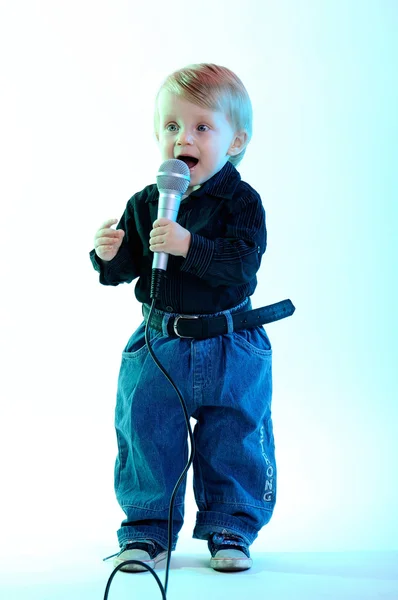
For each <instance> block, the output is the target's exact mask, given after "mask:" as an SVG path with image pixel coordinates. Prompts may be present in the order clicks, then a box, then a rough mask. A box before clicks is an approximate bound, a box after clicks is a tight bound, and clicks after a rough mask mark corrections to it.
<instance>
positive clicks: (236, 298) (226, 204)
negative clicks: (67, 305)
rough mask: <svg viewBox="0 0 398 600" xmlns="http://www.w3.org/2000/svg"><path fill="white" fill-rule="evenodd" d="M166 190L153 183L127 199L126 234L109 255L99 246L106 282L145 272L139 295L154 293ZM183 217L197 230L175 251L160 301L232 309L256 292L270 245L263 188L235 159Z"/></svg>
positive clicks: (182, 309)
mask: <svg viewBox="0 0 398 600" xmlns="http://www.w3.org/2000/svg"><path fill="white" fill-rule="evenodd" d="M158 201H159V190H158V188H157V185H156V184H151V185H148V186H146V187H145V188H144V189H143V190H141V191H140V192H138V193H136V194H134V196H132V198H130V200H129V201H128V202H127V206H126V209H125V211H124V213H123V215H122V217H121V219H120V221H119V223H118V225H117V229H123V230H124V232H125V236H124V238H123V242H122V245H121V247H120V249H119V251H118V253H117V255H116V256H115V258H114V259H113V260H111V261H109V262H103V261H101V260H100V259H99V258H98V257H97V255H96V254H95V250H91V252H90V258H91V261H92V264H93V267H94V269H95V270H96V271H98V272H99V274H100V278H99V280H100V283H102V284H103V285H119V283H130V282H131V281H133V280H134V279H136V278H137V277H138V278H139V279H138V281H137V284H136V286H135V295H136V298H137V300H138V301H139V302H141V303H145V304H149V305H151V304H152V300H151V298H150V290H151V278H152V260H153V256H154V253H153V252H151V251H150V250H149V234H150V232H151V230H152V229H153V223H154V221H156V219H157V218H158ZM177 222H178V223H179V224H180V225H181V226H182V227H184V228H185V229H187V230H188V231H190V233H191V236H192V238H191V246H190V248H189V250H188V254H187V256H186V258H183V257H182V256H173V255H169V260H168V266H167V271H166V277H165V278H164V279H163V287H162V292H161V296H160V298H159V300H158V301H157V303H156V308H157V309H160V310H163V311H166V312H171V313H179V314H185V315H187V314H211V313H216V312H220V311H223V310H228V309H230V308H232V307H233V306H236V305H238V304H240V303H241V302H243V300H244V299H245V298H246V297H248V296H251V295H252V294H253V293H254V290H255V289H256V286H257V277H256V273H257V271H258V270H259V268H260V264H261V258H262V255H263V254H264V252H265V249H266V246H267V230H266V225H265V211H264V208H263V205H262V202H261V198H260V195H259V194H258V193H257V192H256V191H255V190H254V189H253V188H252V187H251V186H250V185H249V184H248V183H246V182H244V181H242V180H241V177H240V174H239V172H238V171H237V169H236V168H235V167H234V166H233V165H232V163H230V162H227V163H226V164H225V165H224V167H223V168H222V169H221V170H220V171H219V172H218V173H216V174H215V175H213V177H211V178H210V179H208V180H207V181H206V182H205V183H203V184H202V185H201V186H200V187H199V189H196V190H194V191H193V192H192V193H191V194H190V195H189V196H187V197H186V198H183V199H182V201H181V204H180V209H179V212H178V217H177Z"/></svg>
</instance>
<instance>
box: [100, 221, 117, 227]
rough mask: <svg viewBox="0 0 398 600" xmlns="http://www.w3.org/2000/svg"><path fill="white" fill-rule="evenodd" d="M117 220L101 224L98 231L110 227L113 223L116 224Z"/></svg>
mask: <svg viewBox="0 0 398 600" xmlns="http://www.w3.org/2000/svg"><path fill="white" fill-rule="evenodd" d="M118 220H119V219H108V220H107V221H105V223H102V225H101V227H100V229H105V228H106V227H111V226H112V225H114V224H115V223H117V222H118Z"/></svg>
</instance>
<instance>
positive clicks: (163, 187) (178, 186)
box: [156, 158, 191, 195]
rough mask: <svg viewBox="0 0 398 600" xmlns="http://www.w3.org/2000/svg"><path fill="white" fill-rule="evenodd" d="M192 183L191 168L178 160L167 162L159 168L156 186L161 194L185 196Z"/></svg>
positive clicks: (172, 159) (173, 159)
mask: <svg viewBox="0 0 398 600" xmlns="http://www.w3.org/2000/svg"><path fill="white" fill-rule="evenodd" d="M190 181H191V174H190V172H189V167H188V165H186V164H185V163H184V161H182V160H178V158H171V159H170V160H165V161H164V162H163V163H162V164H161V165H160V167H159V171H158V174H157V176H156V184H157V186H158V189H159V192H166V193H167V192H171V193H177V194H181V195H182V194H185V192H186V191H187V189H188V187H189V183H190Z"/></svg>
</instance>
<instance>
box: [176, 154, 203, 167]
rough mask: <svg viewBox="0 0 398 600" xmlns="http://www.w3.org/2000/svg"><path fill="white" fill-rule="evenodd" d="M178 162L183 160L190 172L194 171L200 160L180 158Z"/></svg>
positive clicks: (187, 157) (188, 157)
mask: <svg viewBox="0 0 398 600" xmlns="http://www.w3.org/2000/svg"><path fill="white" fill-rule="evenodd" d="M178 160H182V161H183V162H184V163H185V164H186V165H188V168H189V170H190V171H191V170H192V169H194V168H195V167H196V165H197V164H198V162H199V159H197V158H194V157H193V156H179V157H178Z"/></svg>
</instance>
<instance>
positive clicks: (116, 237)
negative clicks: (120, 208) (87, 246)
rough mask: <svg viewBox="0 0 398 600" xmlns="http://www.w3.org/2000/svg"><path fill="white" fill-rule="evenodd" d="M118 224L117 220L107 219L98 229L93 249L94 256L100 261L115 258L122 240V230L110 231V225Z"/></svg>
mask: <svg viewBox="0 0 398 600" xmlns="http://www.w3.org/2000/svg"><path fill="white" fill-rule="evenodd" d="M117 222H118V219H109V220H108V221H105V223H103V224H102V225H101V227H100V228H99V229H98V231H97V233H96V234H95V237H94V248H95V253H96V255H97V256H98V257H99V258H100V259H101V260H112V258H115V256H116V254H117V253H118V250H119V248H120V246H121V245H122V241H123V238H124V231H123V229H118V230H115V229H112V227H111V225H114V224H115V223H117Z"/></svg>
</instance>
